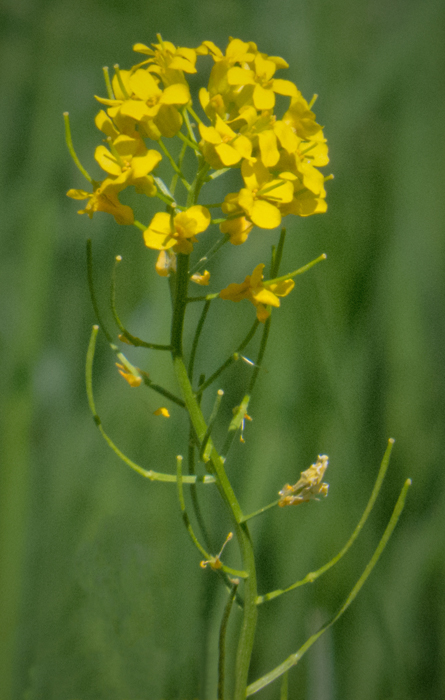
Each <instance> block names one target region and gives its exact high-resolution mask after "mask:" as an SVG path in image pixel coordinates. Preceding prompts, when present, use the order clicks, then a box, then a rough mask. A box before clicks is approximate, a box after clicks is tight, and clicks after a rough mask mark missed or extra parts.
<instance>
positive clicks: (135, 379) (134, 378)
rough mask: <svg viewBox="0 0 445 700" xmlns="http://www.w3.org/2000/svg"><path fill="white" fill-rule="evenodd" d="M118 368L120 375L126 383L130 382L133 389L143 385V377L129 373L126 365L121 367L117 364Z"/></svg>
mask: <svg viewBox="0 0 445 700" xmlns="http://www.w3.org/2000/svg"><path fill="white" fill-rule="evenodd" d="M116 367H117V368H118V370H119V374H120V375H121V376H122V377H123V378H124V379H125V381H126V382H128V384H129V385H130V386H131V387H134V388H136V387H138V386H140V385H141V384H142V377H141V376H139V375H137V374H133V373H132V372H130V371H129V369H127V367H124V365H121V364H120V363H119V362H116Z"/></svg>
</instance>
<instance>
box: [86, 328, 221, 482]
mask: <svg viewBox="0 0 445 700" xmlns="http://www.w3.org/2000/svg"><path fill="white" fill-rule="evenodd" d="M98 332H99V326H93V330H92V333H91V337H90V342H89V344H88V351H87V357H86V365H85V382H86V390H87V397H88V405H89V407H90V411H91V413H92V415H93V419H94V422H95V424H96V425H97V427H98V429H99V431H100V433H101V435H102V437H103V438H104V440H105V442H106V443H107V444H108V445H109V447H111V449H112V450H113V452H114V453H115V454H116V455H117V456H118V457H119V459H121V460H122V461H123V462H124V463H125V464H126V465H127V466H129V467H130V468H131V469H133V471H135V472H137V473H138V474H140V475H141V476H144V477H145V478H147V479H149V480H150V481H163V482H168V483H176V478H177V477H176V475H175V474H163V473H161V472H155V471H153V470H152V469H144V468H143V467H141V466H139V464H136V462H133V460H131V459H130V458H129V457H127V456H126V455H125V454H124V453H123V452H122V451H121V450H120V449H119V448H118V447H117V445H115V443H114V442H113V441H112V439H111V438H110V437H109V436H108V435H107V433H106V432H105V430H104V428H103V426H102V421H101V419H100V417H99V415H98V413H97V410H96V404H95V401H94V394H93V362H94V353H95V349H96V339H97V334H98ZM183 482H184V483H186V484H197V483H201V484H213V483H215V479H214V477H213V476H209V475H205V476H201V477H200V476H196V475H188V476H185V477H184V478H183Z"/></svg>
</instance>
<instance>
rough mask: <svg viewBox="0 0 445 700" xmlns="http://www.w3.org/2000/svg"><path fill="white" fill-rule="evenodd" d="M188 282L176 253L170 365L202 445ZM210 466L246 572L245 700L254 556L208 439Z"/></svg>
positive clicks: (238, 680) (240, 661) (239, 676)
mask: <svg viewBox="0 0 445 700" xmlns="http://www.w3.org/2000/svg"><path fill="white" fill-rule="evenodd" d="M187 285H188V256H185V255H181V254H179V255H178V264H177V270H176V280H175V289H174V295H173V317H172V332H171V346H172V359H173V366H174V370H175V374H176V378H177V380H178V383H179V386H180V389H181V394H182V397H183V399H184V401H185V404H186V407H187V410H188V413H189V416H190V420H191V423H192V426H193V428H194V431H195V433H196V436H197V438H198V440H199V442H200V443H201V444H202V442H203V440H204V437H205V435H206V433H207V424H206V421H205V419H204V416H203V414H202V411H201V407H200V405H199V403H198V400H197V398H196V396H195V395H194V393H193V388H192V385H191V383H190V380H189V377H188V374H187V369H186V366H185V364H184V359H183V352H182V332H183V326H184V314H185V309H186V298H187ZM207 448H208V453H209V462H208V465H209V468H210V471H211V472H212V473H213V474H214V475H215V477H216V485H217V488H218V490H219V492H220V495H221V497H222V499H223V501H224V503H225V504H226V506H227V508H228V511H229V514H230V518H231V521H232V524H233V529H234V531H235V534H236V537H237V539H238V544H239V548H240V552H241V558H242V563H243V570H244V571H245V572H246V573H247V578H246V579H245V583H244V608H243V622H242V625H241V632H240V637H239V642H238V652H237V658H236V669H235V692H234V700H244V698H245V696H246V687H247V677H248V672H249V665H250V658H251V655H252V648H253V641H254V636H255V628H256V620H257V605H256V598H257V583H256V568H255V558H254V553H253V545H252V540H251V537H250V532H249V529H248V527H247V524H246V523H242V522H241V520H242V517H243V513H242V510H241V507H240V505H239V503H238V500H237V498H236V496H235V493H234V491H233V489H232V486H231V484H230V482H229V480H228V478H227V474H226V472H225V469H224V460H223V459H222V458H221V456H220V455H219V454H218V452H217V450H216V449H215V447H214V445H213V441H212V439H211V438H209V440H208V443H207Z"/></svg>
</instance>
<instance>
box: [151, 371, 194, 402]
mask: <svg viewBox="0 0 445 700" xmlns="http://www.w3.org/2000/svg"><path fill="white" fill-rule="evenodd" d="M140 375H141V377H142V381H143V382H144V384H145V386H148V387H149V389H152V390H153V391H156V393H157V394H161V396H164V397H165V398H166V399H169V400H170V401H173V403H175V404H176V405H177V406H181V408H185V403H184V401H183V400H182V399H180V398H178V397H177V396H175V394H172V393H171V391H169V390H168V389H164V387H163V386H160V385H159V384H156V383H155V382H152V381H151V379H150V377H149V376H148V374H147V373H146V372H142V371H141V372H140Z"/></svg>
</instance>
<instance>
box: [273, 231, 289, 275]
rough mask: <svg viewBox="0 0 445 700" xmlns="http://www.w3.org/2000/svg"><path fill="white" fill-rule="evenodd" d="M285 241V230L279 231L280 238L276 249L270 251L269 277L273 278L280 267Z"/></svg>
mask: <svg viewBox="0 0 445 700" xmlns="http://www.w3.org/2000/svg"><path fill="white" fill-rule="evenodd" d="M285 240H286V229H285V228H282V229H281V231H280V238H279V241H278V246H277V248H275V247H274V248H273V250H272V260H271V264H270V276H271V277H275V275H278V270H279V269H280V265H281V258H282V257H283V250H284V241H285Z"/></svg>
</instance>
